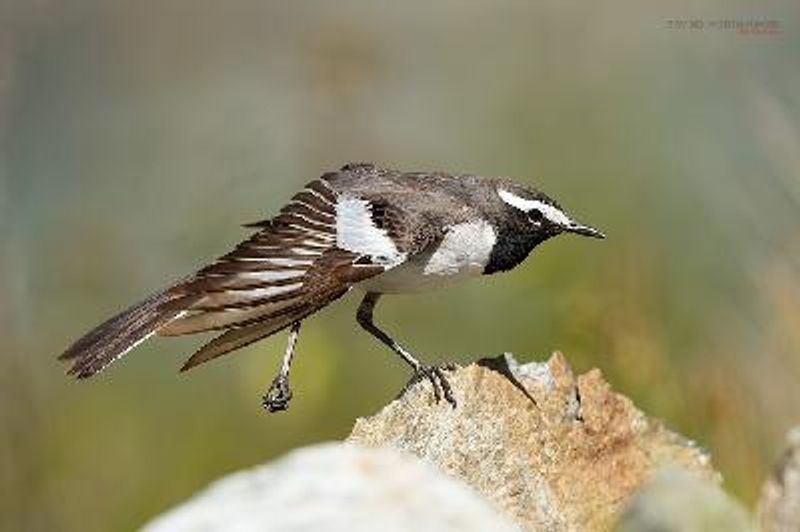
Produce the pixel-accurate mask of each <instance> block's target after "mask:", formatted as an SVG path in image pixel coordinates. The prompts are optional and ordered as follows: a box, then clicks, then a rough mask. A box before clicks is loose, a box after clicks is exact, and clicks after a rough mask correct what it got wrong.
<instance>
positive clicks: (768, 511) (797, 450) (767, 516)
mask: <svg viewBox="0 0 800 532" xmlns="http://www.w3.org/2000/svg"><path fill="white" fill-rule="evenodd" d="M786 439H787V440H788V446H787V447H788V448H787V449H786V452H785V453H784V454H783V458H782V459H781V460H780V461H779V462H778V465H777V466H776V467H775V470H774V471H773V473H772V475H771V476H770V478H769V479H767V481H766V482H765V483H764V488H763V489H762V490H761V501H760V502H759V505H758V520H759V522H760V524H761V529H762V530H763V531H764V532H773V531H774V532H784V531H797V530H800V426H798V427H795V428H794V429H792V430H791V431H790V432H789V435H788V436H787V438H786Z"/></svg>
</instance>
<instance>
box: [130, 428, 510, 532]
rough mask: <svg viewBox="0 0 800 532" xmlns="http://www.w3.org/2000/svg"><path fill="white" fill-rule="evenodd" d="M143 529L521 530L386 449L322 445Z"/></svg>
mask: <svg viewBox="0 0 800 532" xmlns="http://www.w3.org/2000/svg"><path fill="white" fill-rule="evenodd" d="M144 530H145V531H146V532H189V531H193V532H200V531H203V532H210V531H222V530H224V531H226V532H246V531H248V532H249V531H264V530H276V531H286V532H299V531H304V532H305V531H317V530H325V531H331V532H340V531H341V532H345V531H347V532H359V531H364V532H367V531H369V532H372V531H375V530H381V531H384V530H385V531H389V532H392V531H398V532H400V531H408V530H420V531H431V532H434V531H436V532H438V531H444V532H448V531H452V532H460V531H467V532H471V531H474V532H483V531H486V530H492V531H498V532H506V531H509V532H510V531H515V530H519V529H518V527H517V526H516V525H514V524H513V522H511V521H510V520H508V519H507V518H506V517H504V516H502V515H500V514H498V513H497V512H496V511H495V510H494V508H493V507H492V506H491V505H490V504H489V503H488V502H486V501H485V500H484V499H483V498H482V497H480V496H479V495H478V494H477V493H475V492H474V491H473V490H472V489H470V488H469V487H467V486H465V485H464V484H462V483H461V482H459V481H457V480H454V479H452V478H449V477H447V476H445V475H443V474H442V473H440V472H438V471H436V470H434V469H433V467H431V466H430V465H428V464H425V463H423V462H421V461H419V460H417V459H415V458H413V457H410V456H406V455H403V454H402V453H400V452H398V451H395V450H392V449H363V448H358V447H356V446H354V445H345V444H341V443H339V444H323V445H318V446H314V447H309V448H305V449H301V450H299V451H295V452H292V453H290V454H289V455H288V456H286V457H284V458H282V459H280V460H278V461H277V462H274V463H273V464H270V465H266V466H261V467H257V468H255V469H252V470H250V471H244V472H239V473H235V474H233V475H230V476H228V477H225V478H224V479H222V480H220V481H217V482H215V483H214V484H212V485H211V486H210V487H209V488H207V489H206V490H205V491H203V492H201V493H200V494H198V495H196V496H195V497H194V498H193V499H191V500H190V501H188V502H186V503H184V504H182V505H181V506H179V507H177V508H176V509H173V510H171V511H170V512H168V513H166V514H164V515H163V516H161V517H159V518H157V519H156V520H154V521H152V522H151V523H149V524H147V525H146V526H145V527H144Z"/></svg>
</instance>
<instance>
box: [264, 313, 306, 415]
mask: <svg viewBox="0 0 800 532" xmlns="http://www.w3.org/2000/svg"><path fill="white" fill-rule="evenodd" d="M299 334H300V322H299V321H296V322H294V323H293V324H292V327H291V329H289V343H288V344H287V345H286V353H284V355H283V361H282V362H281V369H280V371H279V372H278V374H277V375H276V376H275V378H274V379H273V380H272V384H271V385H270V387H269V390H267V393H266V394H264V397H263V398H262V399H261V404H262V406H263V407H264V408H266V409H267V410H269V411H270V412H279V411H281V410H286V409H287V408H289V401H290V400H291V398H292V390H291V388H289V370H290V369H291V367H292V358H293V357H294V347H295V345H297V337H298V336H299Z"/></svg>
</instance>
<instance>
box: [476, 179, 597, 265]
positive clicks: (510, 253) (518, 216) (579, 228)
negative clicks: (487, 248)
mask: <svg viewBox="0 0 800 532" xmlns="http://www.w3.org/2000/svg"><path fill="white" fill-rule="evenodd" d="M492 193H493V194H496V198H495V201H493V203H494V204H495V207H496V211H495V213H494V216H493V218H494V222H495V229H496V231H497V241H496V242H495V245H494V249H493V250H492V254H491V257H490V259H489V263H488V264H487V265H486V268H485V269H484V273H487V274H489V273H495V272H500V271H506V270H510V269H511V268H513V267H515V266H517V265H518V264H519V263H521V262H522V261H523V260H525V258H526V257H527V256H528V255H529V254H530V252H531V251H532V250H533V248H535V247H536V246H537V245H539V244H541V243H542V242H544V241H545V240H548V239H550V238H552V237H554V236H558V235H560V234H563V233H574V234H576V235H582V236H589V237H592V238H605V235H604V234H603V233H601V232H600V231H598V230H597V229H595V228H593V227H591V226H588V225H585V224H582V223H579V222H577V221H575V220H573V219H572V217H571V216H570V215H569V214H567V213H566V212H565V211H564V209H562V208H561V206H560V205H559V204H558V203H556V202H555V201H554V200H553V199H551V198H550V197H548V196H547V195H546V194H544V193H543V192H539V191H538V190H534V189H530V188H526V187H522V186H520V185H517V184H514V183H508V182H505V181H502V182H499V183H496V184H495V186H494V187H493V190H492Z"/></svg>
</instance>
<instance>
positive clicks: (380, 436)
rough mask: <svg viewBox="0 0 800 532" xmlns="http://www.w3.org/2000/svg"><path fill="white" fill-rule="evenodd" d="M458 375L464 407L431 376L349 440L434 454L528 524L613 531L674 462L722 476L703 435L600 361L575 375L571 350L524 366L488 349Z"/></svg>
mask: <svg viewBox="0 0 800 532" xmlns="http://www.w3.org/2000/svg"><path fill="white" fill-rule="evenodd" d="M449 380H450V383H451V384H452V386H453V392H454V395H455V397H456V399H457V401H458V408H457V409H453V408H451V407H450V406H449V405H448V404H447V403H446V402H444V401H442V402H439V403H436V402H435V401H434V399H433V394H432V390H431V386H430V384H429V383H427V382H422V383H419V384H417V385H416V386H414V387H413V388H411V389H410V390H409V391H408V392H407V393H406V394H405V395H404V396H403V397H401V398H399V399H398V400H395V401H394V402H392V403H391V404H389V405H387V406H386V407H385V408H384V409H383V410H381V411H380V412H379V413H378V414H376V415H375V416H373V417H370V418H365V419H360V420H358V422H357V423H356V425H355V427H354V429H353V432H352V434H351V435H350V438H349V441H351V442H353V443H357V444H360V445H364V446H369V447H386V446H388V447H394V448H396V449H400V450H403V451H406V452H409V453H412V454H414V455H416V456H419V457H421V458H423V459H424V460H425V461H427V462H429V463H432V464H434V465H435V466H436V467H437V468H438V469H440V470H442V471H444V472H446V473H447V474H449V475H450V476H452V477H455V478H458V479H461V480H463V481H465V482H466V483H467V484H469V485H470V486H472V488H474V489H475V490H477V491H478V492H480V493H481V494H483V495H484V497H486V499H488V500H489V501H492V502H493V503H494V504H495V505H496V506H497V507H498V508H499V509H501V510H502V511H503V512H504V513H505V514H506V515H508V516H510V517H511V518H512V519H514V520H515V521H516V522H517V523H518V524H519V525H520V526H521V527H522V528H524V529H525V530H552V531H557V530H608V529H610V528H612V527H613V524H614V522H615V520H616V518H617V517H618V514H619V512H620V510H621V508H622V506H623V505H624V504H625V503H626V501H628V500H629V498H630V497H631V496H632V495H633V493H634V492H635V491H636V490H637V489H638V488H639V487H640V486H642V485H643V484H644V483H645V482H646V481H648V480H649V479H651V478H652V477H653V476H654V475H655V474H656V472H657V471H659V470H660V469H661V468H663V467H665V466H669V467H672V468H678V469H685V470H688V471H691V472H693V473H695V474H696V475H697V476H698V477H700V478H703V479H706V480H709V481H711V482H715V483H718V482H719V480H720V479H719V475H718V473H716V472H715V471H714V470H713V469H712V468H711V465H710V463H709V462H710V461H709V458H708V456H707V455H706V454H705V453H704V452H703V451H702V450H700V449H699V448H698V447H697V446H695V445H694V444H693V443H692V442H691V441H688V440H686V439H684V438H682V437H681V436H678V435H677V434H675V433H672V432H670V431H668V430H666V429H665V428H664V427H662V425H661V424H660V423H658V422H656V421H654V420H651V419H649V418H647V417H646V416H645V415H644V414H642V412H640V411H639V410H637V409H636V407H634V405H633V404H632V403H631V401H630V400H629V399H627V398H625V397H623V396H621V395H618V394H616V393H614V392H612V391H611V389H610V387H609V385H608V384H607V383H606V382H605V381H604V380H603V377H602V375H601V373H600V372H599V371H597V370H592V371H590V372H588V373H586V374H584V375H580V376H578V377H575V376H574V375H573V373H572V371H571V370H570V368H569V366H568V365H567V362H566V361H565V360H564V358H563V356H562V355H561V354H559V353H556V354H554V355H553V356H552V357H551V359H550V360H549V361H548V362H547V363H530V364H524V365H520V364H518V363H517V362H516V361H515V360H514V359H513V357H512V356H511V355H508V354H506V355H502V356H500V357H497V358H494V359H485V360H482V361H480V362H478V363H476V364H472V365H470V366H468V367H466V368H461V369H458V370H456V371H454V372H452V373H450V374H449Z"/></svg>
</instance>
